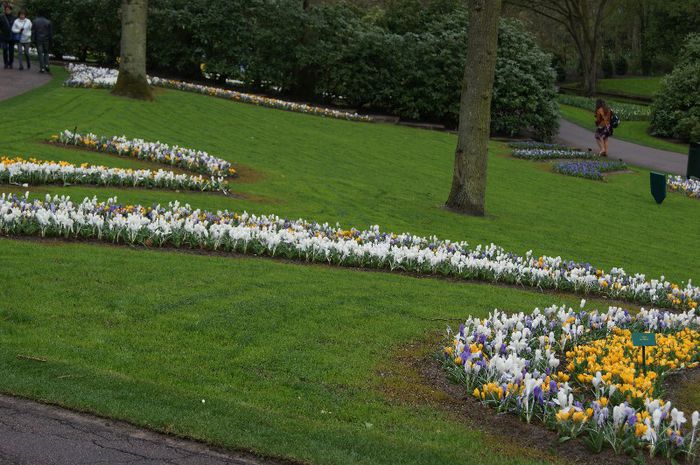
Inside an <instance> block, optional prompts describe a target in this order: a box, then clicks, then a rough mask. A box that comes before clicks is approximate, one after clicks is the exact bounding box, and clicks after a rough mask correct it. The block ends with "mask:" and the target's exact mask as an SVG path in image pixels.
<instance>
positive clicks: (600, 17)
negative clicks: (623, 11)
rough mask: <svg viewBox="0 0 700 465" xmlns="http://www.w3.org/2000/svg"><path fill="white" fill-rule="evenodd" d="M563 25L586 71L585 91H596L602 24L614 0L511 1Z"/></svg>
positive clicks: (583, 69) (588, 92)
mask: <svg viewBox="0 0 700 465" xmlns="http://www.w3.org/2000/svg"><path fill="white" fill-rule="evenodd" d="M510 3H512V4H514V5H518V6H520V7H523V8H528V9H530V10H532V11H534V12H536V13H538V14H540V15H542V16H545V17H547V18H550V19H552V20H554V21H556V22H558V23H560V24H562V25H563V26H564V27H565V28H566V30H567V32H568V33H569V35H570V36H571V38H572V39H573V41H574V45H575V46H576V51H577V52H578V55H579V59H580V60H581V68H582V71H583V90H584V91H585V92H586V94H588V95H593V94H595V90H596V80H597V78H598V58H599V57H600V54H601V53H600V51H601V35H602V32H603V23H604V21H605V19H606V17H607V15H608V14H609V13H610V10H611V8H612V6H613V4H614V3H615V0H510Z"/></svg>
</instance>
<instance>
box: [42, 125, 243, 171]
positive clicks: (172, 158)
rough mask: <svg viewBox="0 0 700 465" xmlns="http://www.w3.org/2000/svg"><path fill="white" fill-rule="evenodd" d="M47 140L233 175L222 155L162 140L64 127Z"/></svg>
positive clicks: (229, 164)
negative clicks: (97, 133)
mask: <svg viewBox="0 0 700 465" xmlns="http://www.w3.org/2000/svg"><path fill="white" fill-rule="evenodd" d="M49 142H51V143H54V144H62V145H74V146H76V147H83V148H86V149H89V150H94V151H96V152H106V153H112V154H115V155H122V156H127V157H133V158H138V159H140V160H147V161H152V162H156V163H162V164H165V165H172V166H176V167H178V168H183V169H187V170H190V171H195V172H198V173H205V174H210V175H213V176H234V175H235V174H236V170H235V169H234V168H232V167H231V163H229V162H228V161H226V160H224V159H222V158H218V157H215V156H213V155H209V154H208V153H207V152H203V151H201V150H194V149H187V148H184V147H178V146H177V145H175V146H172V147H171V146H170V145H168V144H164V143H162V142H147V141H144V140H142V139H127V138H126V137H125V136H122V137H118V136H112V137H106V136H97V135H95V134H80V133H77V132H72V131H69V130H67V129H66V130H65V131H63V132H61V133H59V134H55V135H53V136H51V138H50V139H49Z"/></svg>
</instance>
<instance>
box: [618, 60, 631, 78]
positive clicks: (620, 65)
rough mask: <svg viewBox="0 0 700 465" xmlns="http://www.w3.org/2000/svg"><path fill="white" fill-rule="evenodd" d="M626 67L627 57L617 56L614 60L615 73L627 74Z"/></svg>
mask: <svg viewBox="0 0 700 465" xmlns="http://www.w3.org/2000/svg"><path fill="white" fill-rule="evenodd" d="M628 69H629V62H628V61H627V58H625V57H624V56H623V55H620V56H619V57H617V60H615V74H617V75H618V76H624V75H625V74H627V70H628Z"/></svg>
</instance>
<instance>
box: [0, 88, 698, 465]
mask: <svg viewBox="0 0 700 465" xmlns="http://www.w3.org/2000/svg"><path fill="white" fill-rule="evenodd" d="M63 76H64V75H63V74H59V78H61V77H63ZM2 105H3V113H4V114H11V115H12V118H11V119H9V120H7V121H5V122H4V123H3V124H2V125H0V140H2V141H3V142H2V146H0V152H1V153H3V154H8V155H18V154H24V155H34V156H37V157H40V158H47V159H55V160H60V159H64V160H69V161H74V162H92V163H96V162H99V163H103V164H108V165H112V166H137V165H138V164H137V163H135V162H133V161H131V160H128V159H122V158H115V157H110V156H106V155H101V154H96V153H90V152H85V151H77V150H68V149H63V148H59V147H54V146H50V145H47V144H44V143H42V139H44V138H46V137H48V136H49V135H50V134H51V133H52V132H56V131H59V130H61V129H65V128H73V127H75V126H78V128H79V129H80V130H83V131H93V132H96V133H98V134H106V135H111V134H121V133H125V134H126V135H128V136H130V137H144V138H147V139H153V140H155V139H159V140H162V141H166V142H170V143H179V144H182V145H185V146H190V147H194V148H201V149H203V150H207V151H209V152H211V153H212V154H214V155H219V156H222V157H224V158H227V159H229V160H232V161H235V162H238V163H240V165H241V166H242V167H244V168H245V169H244V170H242V177H241V179H240V180H239V181H237V182H236V187H235V190H236V191H237V192H238V193H240V194H242V195H245V196H247V199H243V200H242V199H236V198H228V197H224V196H221V195H213V194H197V193H187V194H185V193H175V192H165V191H145V190H129V189H99V188H85V187H69V188H61V187H55V186H52V187H44V188H30V189H29V190H30V191H31V192H32V193H33V194H37V195H43V194H45V193H47V192H50V193H60V194H70V195H71V196H73V197H75V198H81V197H83V196H85V195H90V196H92V195H97V196H99V197H101V198H106V197H108V196H111V195H115V194H116V195H118V196H119V197H120V198H121V199H122V200H123V201H128V202H136V201H138V202H143V203H151V202H161V203H164V202H168V201H170V200H175V199H180V200H182V201H187V202H190V203H192V204H193V205H196V206H198V207H205V208H210V209H218V208H229V209H237V210H243V209H248V210H249V211H253V212H256V213H278V214H280V215H285V216H288V217H299V216H302V217H305V218H309V219H315V220H318V221H328V222H332V223H335V222H336V221H339V222H340V223H341V224H343V225H345V226H356V227H360V228H365V227H367V226H369V225H372V224H379V225H380V226H381V227H382V228H385V229H389V230H394V231H411V232H414V233H417V234H437V235H439V236H441V237H446V238H452V239H465V240H469V241H470V242H472V243H481V242H491V241H493V242H495V243H498V244H500V245H503V246H505V247H507V248H509V249H512V250H513V251H515V252H518V253H524V252H525V251H527V250H528V249H533V250H534V253H536V254H541V253H548V254H555V255H558V254H560V255H562V256H564V257H566V258H571V259H576V260H586V261H590V262H592V263H595V264H599V265H600V266H603V267H605V268H609V267H611V266H615V265H619V266H623V267H625V268H626V269H627V270H628V271H639V272H644V273H648V274H652V275H661V274H665V276H666V277H668V278H671V279H675V280H683V279H687V278H692V277H695V278H697V259H698V257H697V254H695V253H693V251H695V250H697V238H696V237H695V236H694V235H693V234H692V231H697V230H699V229H700V215H698V202H697V201H695V200H692V199H688V198H685V197H683V196H680V195H670V196H669V198H668V199H667V201H666V202H665V203H664V205H663V206H662V207H659V206H657V205H656V204H655V203H654V202H653V200H652V199H651V197H650V195H649V193H648V174H647V172H646V171H642V170H635V172H634V173H632V174H627V175H620V176H613V177H611V178H610V179H609V181H608V182H606V183H599V182H591V181H588V180H585V179H578V178H571V177H566V176H561V175H557V174H553V173H551V172H549V170H548V168H547V166H546V165H543V164H538V163H532V162H527V161H523V160H516V159H513V158H510V157H508V156H507V155H506V154H505V149H504V146H503V145H502V144H498V143H493V144H492V153H491V157H490V160H489V190H488V196H487V208H488V211H489V214H488V215H487V216H486V217H485V218H471V217H465V216H460V215H455V214H452V213H449V212H447V211H445V210H444V209H442V208H441V205H442V203H443V202H444V200H445V198H446V196H447V193H448V190H449V182H450V178H451V168H452V156H453V151H454V146H455V142H456V141H455V137H454V136H453V135H450V134H447V133H442V132H431V131H423V130H416V129H410V128H405V127H398V126H392V125H382V124H362V123H350V122H345V121H336V120H328V119H323V118H319V117H313V116H306V115H298V114H293V113H288V112H283V111H277V110H270V109H264V108H258V107H254V106H249V105H244V104H236V103H232V102H228V101H224V100H220V99H215V98H209V97H205V96H200V95H194V94H188V93H181V92H176V91H159V92H158V99H157V101H156V102H154V103H142V102H135V101H130V100H122V99H116V98H113V97H111V96H109V94H108V93H107V92H106V91H100V90H87V89H68V88H63V87H61V86H60V79H56V80H54V82H52V83H51V84H49V85H48V86H46V87H44V88H41V89H37V90H35V91H33V92H31V93H29V94H26V95H25V96H22V97H20V98H17V99H14V100H11V101H8V102H3V103H2ZM253 181H255V182H253ZM0 190H3V191H13V192H16V191H18V190H24V189H17V188H16V187H8V186H1V187H0ZM0 257H1V258H0V263H2V269H3V273H4V276H3V278H4V279H3V285H2V286H0V299H1V300H0V302H2V305H0V340H1V341H2V344H0V373H2V376H0V391H3V392H9V393H13V394H19V395H24V396H29V397H32V398H38V399H41V400H45V401H49V402H55V403H59V404H62V405H66V406H69V407H73V408H79V409H86V410H90V411H94V412H97V413H99V414H102V415H108V416H114V417H118V418H123V419H127V420H130V421H132V422H135V423H138V424H143V425H147V426H150V427H153V428H156V429H160V430H165V431H170V432H173V433H177V434H182V435H187V436H191V437H195V438H200V439H204V440H206V441H209V442H212V443H214V444H218V445H223V446H227V447H234V448H247V449H253V450H255V451H258V452H262V453H265V454H272V455H280V456H285V457H291V458H296V459H302V460H308V461H309V462H311V463H314V464H349V463H350V464H397V463H402V464H426V463H430V464H454V463H463V464H482V463H483V464H501V463H514V464H516V463H518V464H520V463H522V464H525V463H528V464H529V463H545V462H548V461H550V458H549V456H544V455H543V454H545V453H546V452H547V450H548V447H547V445H542V444H532V445H520V446H518V445H517V444H515V443H509V442H508V441H503V438H502V437H496V436H492V435H490V434H488V433H486V432H483V431H481V429H482V428H481V425H479V424H473V423H469V422H468V421H465V420H461V419H459V418H458V417H456V416H455V415H453V414H450V413H448V412H445V411H443V410H441V409H436V408H435V407H434V406H432V405H423V404H420V403H418V404H416V403H408V404H404V403H401V402H398V401H397V400H396V399H392V398H390V397H389V396H387V394H385V390H384V383H385V382H386V381H385V378H384V377H383V376H382V373H383V372H385V371H386V370H387V368H393V369H395V370H397V371H400V370H401V367H400V366H396V362H395V359H394V358H393V355H394V354H395V353H396V351H397V350H398V349H400V348H401V347H403V346H404V345H405V344H407V343H409V342H412V341H425V340H426V339H427V340H431V341H435V344H436V346H437V343H438V339H439V336H438V335H439V334H441V333H444V330H445V327H446V325H448V324H450V325H452V326H453V327H454V326H455V325H457V324H458V321H459V320H460V319H462V318H464V317H466V316H467V315H470V314H471V315H485V314H486V313H487V312H488V311H489V310H492V309H493V308H495V307H498V308H502V309H505V310H509V311H511V310H527V311H529V310H531V309H532V308H534V307H535V306H540V307H542V306H545V305H549V304H552V303H561V302H569V303H572V304H573V303H575V302H577V301H578V298H576V297H573V296H561V295H553V294H543V293H538V292H533V291H528V290H522V289H516V288H509V287H494V286H489V285H486V284H474V283H471V284H466V283H455V282H450V281H443V280H439V279H417V278H412V277H409V276H400V275H394V274H387V273H379V272H361V271H354V270H346V269H334V268H328V267H323V266H316V265H313V266H311V265H303V264H293V263H287V262H281V261H275V260H270V259H258V258H227V257H218V256H200V255H193V254H185V253H176V252H165V251H151V250H142V249H132V248H129V247H111V246H103V245H91V244H66V243H60V242H52V243H42V242H36V241H18V240H12V239H0ZM601 305H602V304H601ZM436 350H437V347H436ZM18 354H23V355H32V356H38V357H45V358H46V359H47V360H48V361H47V362H46V363H38V362H32V361H27V360H22V359H18V358H17V355H18ZM415 382H416V383H417V382H419V380H415ZM409 385H410V384H409ZM202 399H204V400H205V403H202Z"/></svg>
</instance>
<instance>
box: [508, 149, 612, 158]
mask: <svg viewBox="0 0 700 465" xmlns="http://www.w3.org/2000/svg"><path fill="white" fill-rule="evenodd" d="M513 156H514V157H515V158H522V159H525V160H537V161H540V160H557V159H590V160H599V159H600V156H598V155H597V154H595V153H593V152H591V151H590V150H589V151H583V150H576V149H542V148H529V149H515V150H513Z"/></svg>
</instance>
